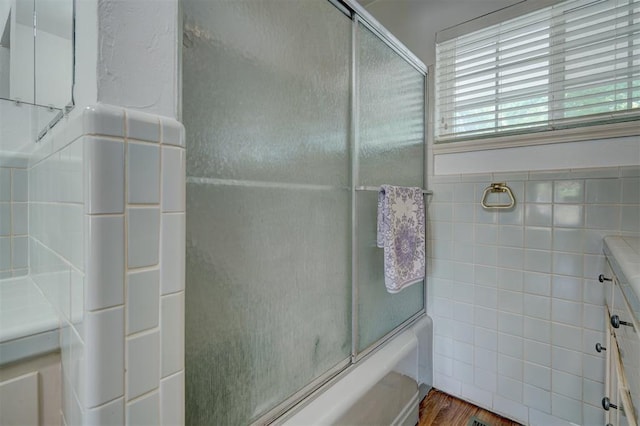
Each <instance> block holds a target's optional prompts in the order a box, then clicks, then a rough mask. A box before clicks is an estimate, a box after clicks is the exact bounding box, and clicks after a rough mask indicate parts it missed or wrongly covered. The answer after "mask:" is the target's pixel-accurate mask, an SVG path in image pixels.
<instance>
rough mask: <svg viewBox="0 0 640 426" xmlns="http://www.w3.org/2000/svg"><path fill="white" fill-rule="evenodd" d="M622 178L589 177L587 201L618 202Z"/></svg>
mask: <svg viewBox="0 0 640 426" xmlns="http://www.w3.org/2000/svg"><path fill="white" fill-rule="evenodd" d="M621 186H622V185H621V180H620V179H587V180H586V195H587V197H586V202H587V203H600V204H618V203H619V202H620V194H621Z"/></svg>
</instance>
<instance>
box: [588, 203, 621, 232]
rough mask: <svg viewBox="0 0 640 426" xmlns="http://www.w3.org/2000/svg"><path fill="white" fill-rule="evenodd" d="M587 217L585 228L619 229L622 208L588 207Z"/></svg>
mask: <svg viewBox="0 0 640 426" xmlns="http://www.w3.org/2000/svg"><path fill="white" fill-rule="evenodd" d="M585 216H586V218H585V219H586V225H585V226H586V227H587V228H589V229H618V228H619V226H620V206H602V205H588V206H587V207H586V213H585Z"/></svg>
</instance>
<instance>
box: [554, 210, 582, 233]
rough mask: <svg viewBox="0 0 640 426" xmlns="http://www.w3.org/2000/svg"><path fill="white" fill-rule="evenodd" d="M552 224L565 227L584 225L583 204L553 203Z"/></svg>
mask: <svg viewBox="0 0 640 426" xmlns="http://www.w3.org/2000/svg"><path fill="white" fill-rule="evenodd" d="M553 225H554V226H559V227H565V228H579V227H582V226H584V206H582V205H571V204H567V205H562V204H556V205H554V206H553Z"/></svg>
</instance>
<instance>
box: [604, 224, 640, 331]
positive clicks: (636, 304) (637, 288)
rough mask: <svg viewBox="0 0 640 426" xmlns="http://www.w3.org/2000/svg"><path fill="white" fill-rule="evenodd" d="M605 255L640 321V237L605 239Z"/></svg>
mask: <svg viewBox="0 0 640 426" xmlns="http://www.w3.org/2000/svg"><path fill="white" fill-rule="evenodd" d="M604 253H605V254H606V255H607V258H608V259H609V263H611V267H612V268H613V270H614V272H615V273H616V275H617V276H618V280H619V281H620V288H621V289H622V291H623V293H624V295H625V297H626V298H627V301H628V302H629V305H630V307H631V309H632V310H633V311H634V313H635V316H636V320H637V321H639V320H640V237H620V236H609V237H604Z"/></svg>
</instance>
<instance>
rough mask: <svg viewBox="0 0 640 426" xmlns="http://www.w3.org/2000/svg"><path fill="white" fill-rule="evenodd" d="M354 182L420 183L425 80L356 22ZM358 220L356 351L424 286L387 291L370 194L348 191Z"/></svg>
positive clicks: (414, 304)
mask: <svg viewBox="0 0 640 426" xmlns="http://www.w3.org/2000/svg"><path fill="white" fill-rule="evenodd" d="M356 37H357V43H356V46H357V49H358V52H357V55H356V60H357V61H358V66H357V68H358V76H357V81H358V118H359V119H358V163H357V168H358V173H357V179H358V185H362V186H370V187H379V186H380V185H382V184H392V185H400V186H417V187H419V188H421V187H422V185H423V180H424V167H423V163H424V117H425V110H424V106H425V102H424V94H425V86H424V85H425V77H424V74H423V73H421V72H420V71H418V70H417V69H416V68H414V67H413V66H412V65H410V64H409V63H408V62H407V61H406V60H405V59H404V58H402V57H401V56H400V55H399V54H398V53H397V52H395V51H394V50H393V49H392V48H391V47H390V46H389V45H387V44H386V43H385V42H384V41H383V40H382V39H381V38H380V37H379V36H378V35H376V34H375V33H374V32H372V31H371V30H370V29H368V28H367V27H366V26H365V25H364V24H362V23H358V31H357V35H356ZM356 197H357V199H356V202H357V204H356V211H357V220H358V227H357V230H358V233H357V236H356V238H357V240H358V254H357V259H358V262H357V263H358V264H357V268H358V274H357V281H358V282H357V286H358V287H357V292H356V293H357V300H356V302H357V307H356V309H357V312H358V315H357V318H358V323H357V325H358V327H357V328H358V330H357V345H356V346H357V351H358V352H362V351H364V350H366V349H367V348H369V347H371V345H373V344H375V343H376V342H377V341H378V340H379V339H381V338H382V337H384V336H385V335H386V334H387V333H389V332H391V331H392V330H393V329H394V328H396V327H398V326H399V325H400V324H401V323H403V322H404V321H406V320H407V319H408V318H410V317H411V316H412V315H414V314H416V313H418V312H420V311H421V310H422V309H423V308H424V285H421V284H416V285H413V286H411V287H409V288H407V289H405V290H403V291H401V292H400V293H397V294H390V293H388V292H387V291H386V288H385V285H384V269H383V268H382V264H383V256H382V250H381V249H379V248H377V247H376V230H377V227H376V212H377V202H378V194H377V193H376V192H371V191H358V192H357V193H356Z"/></svg>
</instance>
